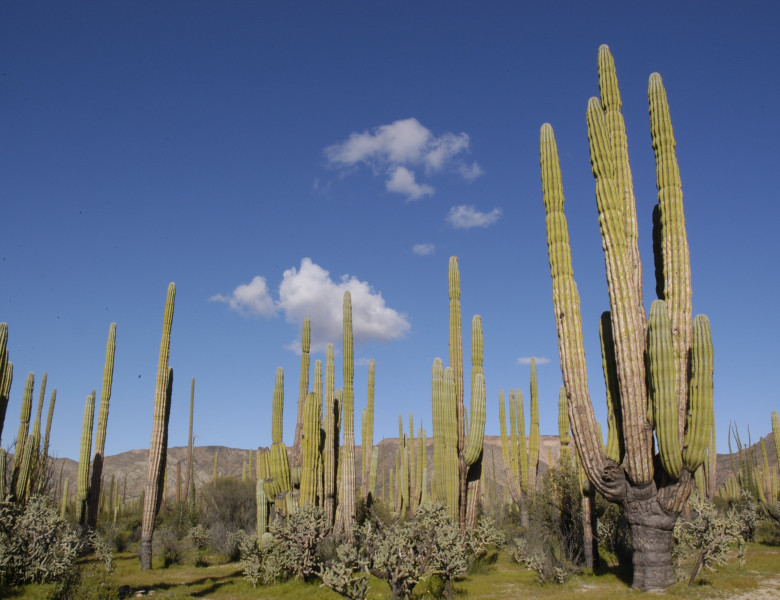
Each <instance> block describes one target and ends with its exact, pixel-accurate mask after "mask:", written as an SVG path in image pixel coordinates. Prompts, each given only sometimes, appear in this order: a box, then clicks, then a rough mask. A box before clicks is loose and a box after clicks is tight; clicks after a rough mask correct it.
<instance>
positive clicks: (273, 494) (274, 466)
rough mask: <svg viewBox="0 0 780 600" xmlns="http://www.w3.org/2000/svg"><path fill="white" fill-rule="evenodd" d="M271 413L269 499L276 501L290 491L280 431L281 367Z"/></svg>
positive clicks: (282, 385)
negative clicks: (270, 483)
mask: <svg viewBox="0 0 780 600" xmlns="http://www.w3.org/2000/svg"><path fill="white" fill-rule="evenodd" d="M272 410H273V412H272V418H271V442H272V443H271V451H270V456H269V458H270V467H271V482H272V485H271V486H270V487H271V490H270V494H269V499H270V500H272V501H275V502H276V501H278V499H279V498H278V497H279V495H280V494H283V493H285V492H289V491H291V490H292V481H291V474H290V462H289V458H288V456H287V447H286V446H285V445H284V442H283V441H282V429H283V418H284V371H283V370H282V367H279V368H278V369H276V380H275V382H274V396H273V409H272Z"/></svg>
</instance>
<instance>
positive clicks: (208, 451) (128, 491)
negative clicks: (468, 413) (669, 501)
mask: <svg viewBox="0 0 780 600" xmlns="http://www.w3.org/2000/svg"><path fill="white" fill-rule="evenodd" d="M757 445H758V442H757V443H756V444H754V446H753V447H755V446H757ZM764 445H765V447H766V450H767V455H768V458H769V462H770V464H772V465H777V456H776V455H775V447H774V442H773V440H772V437H771V434H770V435H767V436H766V437H765V438H764ZM377 446H378V447H379V458H380V464H379V468H378V470H377V473H378V474H377V488H378V489H377V495H379V496H381V495H382V484H381V481H382V472H383V465H384V473H385V480H389V476H390V469H394V468H395V453H396V449H397V448H398V438H385V439H383V440H381V441H380V442H379V443H378V444H377ZM483 448H484V456H483V461H482V468H483V472H484V477H485V479H486V481H487V482H488V485H489V486H492V485H493V482H494V481H497V482H498V490H499V492H501V491H502V490H503V487H504V486H505V484H504V483H503V482H504V481H505V475H504V466H503V461H502V458H501V438H500V437H499V436H485V440H484V444H483ZM288 451H289V448H288ZM249 452H250V450H249V449H241V448H228V447H226V446H195V447H193V453H192V454H193V463H194V468H193V471H194V478H195V487H196V488H197V489H200V488H201V487H202V486H204V485H205V484H206V483H208V482H209V481H211V480H212V478H213V474H214V457H215V455H218V458H217V468H218V473H219V475H220V476H222V477H241V474H242V470H243V466H244V464H245V463H246V462H247V461H248V457H249ZM251 452H252V471H253V473H252V476H253V477H254V476H255V473H256V471H255V469H256V461H257V454H256V449H254V450H252V451H251ZM361 456H362V448H361V447H360V446H355V465H356V469H355V475H356V477H357V482H356V484H357V485H358V486H360V475H361V472H360V464H361ZM559 456H560V442H559V439H558V436H553V435H543V436H541V444H540V448H539V472H540V476H543V475H544V474H545V473H546V472H547V470H548V469H549V464H550V462H552V465H553V466H555V465H557V464H558V458H559ZM758 456H759V457H760V456H761V454H760V451H759V453H758ZM148 457H149V450H129V451H127V452H122V453H120V454H115V455H113V456H106V458H105V462H104V464H103V477H104V479H103V481H104V482H105V485H106V487H107V486H108V485H110V481H111V477H112V476H114V478H115V482H116V484H117V485H119V494H120V496H122V495H124V496H125V497H126V499H128V500H129V499H132V498H135V497H137V496H139V495H140V493H141V490H142V489H143V487H144V485H145V483H146V467H147V460H148ZM180 462H181V475H182V480H184V478H185V473H186V468H187V447H186V446H178V447H175V448H169V449H168V459H167V464H168V474H167V480H166V481H167V484H166V485H167V488H166V498H175V496H176V485H177V482H176V470H177V464H178V463H180ZM427 462H428V468H429V471H430V470H432V469H433V438H432V437H428V448H427ZM52 463H53V464H52V485H57V483H58V482H59V483H60V485H62V483H61V482H62V481H64V480H65V479H68V480H70V483H69V486H70V489H71V490H75V489H76V478H77V475H78V463H77V462H76V461H74V460H71V459H69V458H53V459H52ZM731 472H732V468H731V459H730V458H729V455H728V454H718V477H717V479H718V485H720V484H721V483H722V482H723V481H724V480H725V479H726V478H727V477H728V476H729V475H730V474H731ZM388 485H389V484H388Z"/></svg>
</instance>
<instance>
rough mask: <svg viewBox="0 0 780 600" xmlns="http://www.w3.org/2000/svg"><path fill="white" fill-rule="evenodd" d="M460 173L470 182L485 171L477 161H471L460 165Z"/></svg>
mask: <svg viewBox="0 0 780 600" xmlns="http://www.w3.org/2000/svg"><path fill="white" fill-rule="evenodd" d="M458 173H460V176H461V177H463V179H465V180H466V181H468V182H472V181H474V180H475V179H476V178H477V177H480V176H481V175H484V174H485V171H483V170H482V167H480V166H479V165H478V164H477V163H475V162H474V163H471V164H470V165H465V164H464V165H460V167H458Z"/></svg>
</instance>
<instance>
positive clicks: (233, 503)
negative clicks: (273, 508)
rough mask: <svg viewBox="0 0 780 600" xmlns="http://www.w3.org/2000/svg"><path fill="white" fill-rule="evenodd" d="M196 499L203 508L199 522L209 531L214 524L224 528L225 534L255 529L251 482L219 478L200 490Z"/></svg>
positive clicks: (254, 502)
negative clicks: (219, 524) (238, 530)
mask: <svg viewBox="0 0 780 600" xmlns="http://www.w3.org/2000/svg"><path fill="white" fill-rule="evenodd" d="M200 499H201V504H202V507H203V508H202V512H201V516H200V522H201V523H203V525H205V526H206V527H208V528H209V529H211V530H212V531H213V530H214V526H215V525H216V524H217V523H221V524H222V525H223V526H224V528H225V529H224V531H225V532H228V531H235V530H237V529H243V530H244V531H254V530H255V528H256V527H257V524H256V521H257V508H256V507H257V500H256V495H255V484H254V482H252V481H249V480H247V481H242V480H241V479H237V478H235V477H220V478H218V479H216V480H214V481H211V482H209V483H208V484H206V485H205V486H204V487H203V489H202V490H201V494H200ZM184 504H187V503H186V502H185V503H184Z"/></svg>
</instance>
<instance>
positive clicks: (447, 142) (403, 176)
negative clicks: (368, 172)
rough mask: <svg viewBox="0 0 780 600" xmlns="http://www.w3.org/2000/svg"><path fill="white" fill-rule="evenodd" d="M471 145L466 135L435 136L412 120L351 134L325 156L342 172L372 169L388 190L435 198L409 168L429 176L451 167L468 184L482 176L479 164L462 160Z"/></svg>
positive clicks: (329, 147)
mask: <svg viewBox="0 0 780 600" xmlns="http://www.w3.org/2000/svg"><path fill="white" fill-rule="evenodd" d="M470 144H471V141H470V138H469V136H468V134H466V133H458V134H455V133H451V132H447V133H443V134H441V135H439V136H435V135H434V134H433V133H432V132H431V131H430V130H429V129H428V128H427V127H424V126H423V125H422V124H421V123H420V122H419V121H418V120H417V119H414V118H409V119H401V120H398V121H395V122H393V123H390V124H388V125H380V126H379V127H375V128H374V129H373V130H372V131H370V132H369V131H363V132H362V133H356V132H355V133H351V134H350V135H349V137H348V138H347V139H346V140H345V141H343V142H340V143H338V144H333V145H331V146H328V147H327V148H325V150H324V151H323V153H324V154H325V158H326V159H327V160H328V162H329V163H330V165H331V166H333V167H337V168H339V169H342V170H343V169H347V168H350V167H355V166H357V165H359V164H364V165H367V166H369V167H370V168H371V169H372V170H373V172H374V173H375V174H377V175H379V174H384V175H386V176H387V177H388V179H387V181H386V186H387V189H388V191H392V192H399V193H402V194H406V195H407V197H408V198H409V199H411V200H416V199H418V198H421V197H422V196H426V195H432V194H433V192H434V189H433V187H431V186H430V185H427V184H418V183H416V182H415V175H414V173H413V172H412V170H411V169H410V168H409V167H422V168H423V169H424V170H425V174H426V175H430V174H432V173H435V172H438V171H441V170H443V169H446V168H451V169H452V170H454V171H456V172H457V173H459V174H460V175H461V177H463V179H465V180H466V181H473V180H474V179H476V178H477V177H479V176H480V175H482V173H483V171H482V169H481V168H480V166H479V165H478V164H477V163H472V164H471V165H470V166H469V165H467V164H466V163H465V162H463V159H462V158H460V155H462V154H466V153H468V151H469V146H470ZM401 169H403V171H401Z"/></svg>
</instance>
